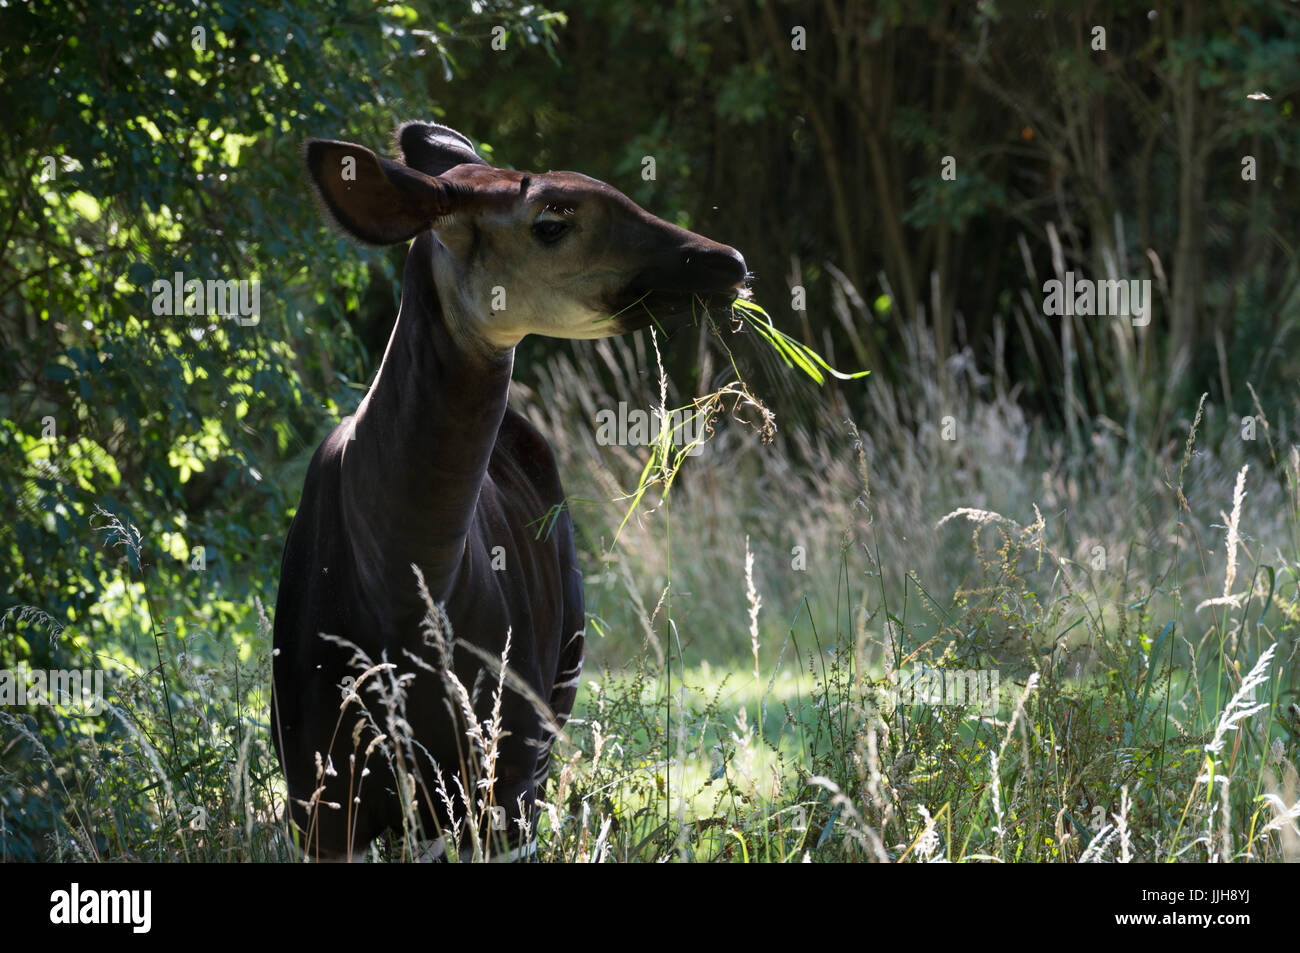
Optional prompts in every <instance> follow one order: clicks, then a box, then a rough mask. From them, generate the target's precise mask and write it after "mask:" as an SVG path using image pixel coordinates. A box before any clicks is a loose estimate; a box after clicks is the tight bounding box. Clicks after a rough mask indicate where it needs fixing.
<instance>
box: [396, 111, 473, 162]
mask: <svg viewBox="0 0 1300 953" xmlns="http://www.w3.org/2000/svg"><path fill="white" fill-rule="evenodd" d="M395 138H396V140H397V147H398V148H399V149H401V150H402V161H404V162H405V163H406V164H407V165H409V166H410V167H411V168H412V169H416V170H418V171H420V172H423V173H424V174H425V175H442V174H443V173H444V172H446V171H447V170H448V169H451V168H455V167H456V166H458V165H462V164H464V163H466V162H468V163H471V164H473V165H487V163H486V162H484V161H483V159H482V157H481V156H479V154H478V153H477V152H475V151H474V146H473V145H472V144H471V143H470V141H469V140H468V139H466V138H465V137H464V136H462V135H461V134H460V133H459V132H457V131H456V130H455V129H452V128H450V127H449V126H440V125H438V124H437V123H436V122H404V123H402V124H401V125H400V126H398V127H397V133H396V136H395Z"/></svg>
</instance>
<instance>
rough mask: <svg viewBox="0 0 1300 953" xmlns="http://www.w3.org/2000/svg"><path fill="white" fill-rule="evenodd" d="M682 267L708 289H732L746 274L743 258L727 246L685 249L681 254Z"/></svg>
mask: <svg viewBox="0 0 1300 953" xmlns="http://www.w3.org/2000/svg"><path fill="white" fill-rule="evenodd" d="M682 267H683V268H684V269H685V270H686V271H687V272H689V273H691V274H692V275H697V276H698V277H699V283H700V284H701V285H703V286H705V287H709V288H734V287H735V286H736V285H738V284H740V283H741V282H742V281H744V280H745V275H746V274H747V272H746V269H745V259H744V257H743V256H742V255H741V254H740V252H738V251H736V249H734V248H731V247H729V246H727V245H714V246H712V247H709V248H687V249H685V250H684V251H683V252H682Z"/></svg>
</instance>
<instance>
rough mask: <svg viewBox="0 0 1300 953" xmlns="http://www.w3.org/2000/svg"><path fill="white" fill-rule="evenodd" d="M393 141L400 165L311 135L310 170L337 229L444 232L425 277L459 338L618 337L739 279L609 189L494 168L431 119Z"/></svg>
mask: <svg viewBox="0 0 1300 953" xmlns="http://www.w3.org/2000/svg"><path fill="white" fill-rule="evenodd" d="M397 143H398V146H399V147H400V149H401V152H402V158H403V162H394V161H391V160H388V159H385V158H382V157H381V156H377V155H375V153H373V152H371V151H370V150H369V149H367V148H365V147H364V146H359V145H355V144H352V143H348V142H336V141H332V140H322V139H309V140H307V143H306V157H307V166H308V168H309V170H310V172H311V176H312V179H313V180H314V182H315V185H316V189H317V191H318V192H319V194H320V197H321V199H322V201H323V202H324V204H325V206H326V208H327V209H328V211H329V213H330V215H331V216H332V217H333V219H334V220H335V222H337V223H338V225H339V226H340V227H341V228H343V229H344V230H345V231H346V232H348V233H349V234H350V235H352V236H354V237H356V238H358V239H360V240H361V241H363V242H367V243H369V244H372V245H391V244H395V243H398V242H404V241H407V240H408V239H410V238H412V237H414V236H416V235H418V234H420V233H421V232H424V231H427V230H429V229H432V230H433V231H434V232H435V233H436V234H437V237H438V240H439V245H440V246H441V247H440V248H438V249H437V253H436V254H435V255H434V256H433V257H434V260H433V261H431V262H430V267H431V268H433V269H434V278H435V281H436V283H437V286H438V288H439V289H440V292H441V294H442V296H443V307H444V309H445V312H446V316H447V320H448V323H449V324H450V325H451V326H452V327H453V328H454V329H455V331H456V333H457V336H458V337H459V338H461V339H462V341H463V342H474V343H475V344H477V345H478V346H479V347H481V348H483V349H488V350H497V351H503V350H508V349H510V348H512V347H514V346H515V345H516V344H517V343H518V342H519V341H520V339H521V338H523V337H524V335H526V334H542V335H546V336H549V337H559V338H598V337H607V336H610V335H614V334H623V333H626V332H628V331H635V330H637V329H639V328H643V327H646V326H648V325H649V324H651V323H652V322H656V321H665V320H670V319H673V318H680V317H681V316H683V315H689V314H692V313H693V312H697V311H698V310H699V309H700V308H701V307H704V308H708V307H710V306H725V305H729V304H730V303H731V302H732V301H733V300H734V299H735V297H736V294H737V293H738V291H739V289H740V287H741V284H742V283H743V282H744V280H745V276H746V271H745V260H744V258H742V257H741V255H740V253H739V252H737V251H736V250H735V249H734V248H730V247H728V246H726V245H722V244H719V243H718V242H714V241H710V240H709V239H707V238H704V237H703V236H700V235H696V234H695V233H693V232H689V231H687V230H686V229H684V228H679V227H677V226H676V225H672V224H670V223H668V222H665V221H663V220H662V219H659V218H656V217H655V216H653V215H651V214H650V213H648V212H646V211H645V210H644V209H642V208H641V207H640V206H638V205H637V204H636V203H635V202H633V201H632V200H631V199H629V198H628V197H627V196H625V195H624V194H623V193H622V192H620V191H618V190H617V189H615V188H612V187H611V186H609V185H606V184H605V183H604V182H600V181H598V180H596V179H592V178H589V177H588V176H585V175H580V174H578V173H575V172H547V173H544V174H527V173H523V172H516V171H513V170H509V169H496V168H493V167H492V166H490V165H488V164H487V163H486V162H484V161H483V159H482V158H480V157H479V155H478V154H477V153H475V152H474V149H473V147H472V146H471V144H470V142H469V140H467V139H466V138H465V137H464V136H462V135H461V134H460V133H458V132H456V131H455V130H452V129H449V128H447V127H446V126H440V125H437V124H434V123H425V122H409V123H406V124H404V125H403V126H401V128H399V129H398V132H397ZM444 251H445V254H444V253H443V252H444Z"/></svg>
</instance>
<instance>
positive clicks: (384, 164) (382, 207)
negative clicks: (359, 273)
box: [303, 139, 472, 245]
mask: <svg viewBox="0 0 1300 953" xmlns="http://www.w3.org/2000/svg"><path fill="white" fill-rule="evenodd" d="M303 154H304V156H305V158H306V160H307V171H308V172H309V173H310V174H311V178H312V182H313V183H314V184H315V186H316V192H317V194H319V195H320V198H321V201H322V202H323V203H324V205H325V208H326V209H327V210H328V212H329V214H330V217H331V218H333V219H334V221H335V222H337V223H338V225H339V227H340V228H342V229H343V230H344V231H346V232H347V233H348V234H349V235H352V236H353V237H354V238H357V239H360V240H361V241H363V242H366V243H367V244H370V245H395V244H397V243H398V242H404V241H407V240H409V239H411V238H414V237H415V236H416V235H418V234H420V233H421V232H423V231H427V230H428V229H429V228H430V227H432V225H433V223H434V222H435V221H436V220H437V219H439V218H441V217H442V216H444V215H450V214H451V213H453V212H455V211H456V210H457V209H459V208H460V207H462V206H463V205H465V204H466V203H467V202H468V201H469V199H470V198H471V197H472V193H471V192H469V191H467V190H466V189H465V188H463V187H461V186H457V185H453V184H451V183H449V182H443V181H442V180H441V179H437V178H434V177H432V176H429V175H425V174H424V173H423V172H418V171H416V170H415V169H410V168H407V167H406V166H404V165H402V164H401V163H400V162H391V161H389V160H388V159H384V158H381V157H380V156H377V155H375V154H374V153H373V152H371V151H370V150H369V149H367V148H366V147H365V146H358V145H355V144H354V143H351V142H336V141H334V140H332V139H308V140H307V141H306V142H305V143H304V144H303Z"/></svg>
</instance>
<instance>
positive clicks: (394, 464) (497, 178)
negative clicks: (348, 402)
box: [271, 123, 745, 859]
mask: <svg viewBox="0 0 1300 953" xmlns="http://www.w3.org/2000/svg"><path fill="white" fill-rule="evenodd" d="M397 143H398V146H399V147H400V150H401V153H402V161H401V162H396V161H390V160H387V159H383V158H380V157H378V156H376V155H375V154H374V153H373V152H371V151H370V150H368V149H366V148H364V147H362V146H358V145H353V144H350V143H343V142H334V141H325V140H308V142H307V144H306V149H305V154H306V161H307V167H308V170H309V172H310V174H311V177H312V180H313V182H314V184H315V187H316V190H317V192H318V194H319V197H320V199H321V201H322V203H323V205H324V206H325V209H326V210H327V212H328V213H329V215H330V216H331V217H332V218H333V220H334V221H335V222H336V223H337V224H338V225H339V226H340V227H341V228H342V229H343V230H344V231H346V232H347V233H348V234H350V235H352V236H353V237H355V238H357V239H359V240H361V241H363V242H366V243H368V244H374V245H389V244H395V243H399V242H405V241H408V240H410V239H412V238H413V239H414V241H413V242H412V243H411V246H410V249H409V252H408V255H407V260H406V266H405V271H404V274H403V278H402V299H401V306H400V309H399V312H398V317H397V323H396V325H395V326H394V328H393V332H392V336H391V338H390V339H389V342H388V348H387V351H386V353H385V355H384V358H383V362H382V364H381V365H380V368H379V371H378V374H377V375H376V377H375V380H374V383H373V384H372V386H371V388H370V390H369V392H368V393H367V395H366V396H365V398H364V399H363V400H362V402H361V404H360V406H359V407H358V408H357V411H356V413H355V414H354V415H353V416H351V417H348V418H345V419H344V420H343V421H342V422H341V423H340V424H339V425H338V426H337V427H336V428H335V429H334V430H333V431H332V432H331V433H330V435H329V436H328V437H327V438H326V439H325V441H324V442H323V443H322V444H321V446H320V448H319V449H318V450H317V451H316V454H315V456H314V457H313V459H312V462H311V466H310V469H309V470H308V474H307V478H306V483H305V485H304V487H303V493H302V500H301V503H300V505H299V507H298V511H297V514H296V516H295V517H294V519H293V524H292V526H291V527H290V530H289V535H288V538H287V540H286V542H285V548H284V557H283V562H282V565H281V572H280V588H279V595H278V599H277V603H276V612H275V655H274V660H273V673H272V674H273V685H272V727H271V731H272V737H273V740H274V744H275V748H276V752H277V754H278V755H279V758H280V763H281V765H282V767H283V769H284V774H285V779H286V781H287V785H288V793H289V806H290V811H291V816H292V819H293V822H294V824H295V826H296V827H297V828H298V830H299V832H300V833H301V835H302V847H303V850H304V851H305V852H306V854H307V855H308V856H310V857H313V858H322V859H325V858H328V859H346V858H350V857H352V856H354V855H355V854H356V853H357V852H359V851H363V850H364V849H365V847H366V845H368V844H369V843H370V841H371V840H372V839H373V838H375V837H376V836H378V835H380V834H381V833H383V832H384V831H386V830H388V829H393V828H398V829H400V828H401V826H402V824H403V812H402V799H401V798H399V797H398V793H397V790H398V784H399V782H398V780H397V778H396V777H395V776H394V773H393V771H392V770H391V768H390V764H389V760H388V759H387V758H385V757H383V756H382V754H381V750H380V749H382V745H381V744H379V743H375V744H372V741H374V739H375V727H374V725H373V724H372V723H371V722H369V721H367V720H366V719H364V718H363V717H362V716H361V711H360V708H359V707H358V699H355V698H354V699H352V700H351V701H349V702H347V703H346V705H345V703H344V700H345V697H346V696H347V694H348V686H349V685H350V684H352V683H351V681H349V679H356V678H357V677H358V676H359V675H360V671H359V669H358V668H357V666H356V655H355V653H354V651H353V650H352V649H350V648H347V647H345V646H344V645H342V644H340V640H344V641H346V642H347V643H350V644H351V645H354V646H356V648H357V649H359V650H360V651H361V652H364V653H365V656H366V657H368V658H369V659H370V660H372V661H373V662H375V663H381V662H388V663H392V664H393V665H394V666H395V669H394V671H395V673H396V674H397V675H398V676H403V675H408V676H410V675H413V676H414V677H413V679H411V680H410V681H409V682H408V683H407V686H406V690H405V709H404V717H405V720H406V722H407V723H408V724H409V733H410V736H411V737H412V738H413V739H414V740H415V742H416V743H417V744H416V745H415V746H414V750H415V751H416V756H415V761H416V764H415V765H413V767H414V768H415V769H416V770H417V771H418V777H415V778H414V779H413V780H414V781H415V783H414V784H413V785H408V789H410V788H413V790H410V791H409V793H410V794H413V795H414V796H415V797H416V799H417V802H418V809H419V816H420V820H421V823H422V824H423V827H424V830H425V831H426V832H427V833H428V834H429V835H430V836H432V834H433V833H434V832H435V831H447V830H449V829H450V822H451V821H452V819H453V818H452V816H451V812H449V811H448V810H447V807H446V805H445V804H444V803H442V802H441V799H440V798H439V797H437V796H433V797H430V796H428V793H429V792H434V791H436V790H437V788H438V782H437V779H436V777H435V769H434V764H435V763H436V764H437V766H438V770H440V771H441V774H442V785H443V786H444V787H445V789H446V790H447V791H448V793H449V794H450V795H451V797H452V799H453V800H454V801H456V806H455V807H454V808H453V810H454V811H457V812H459V811H460V810H462V809H463V805H462V804H461V802H459V798H458V791H457V788H456V786H455V785H454V783H453V780H452V779H453V776H454V775H456V774H458V773H459V772H460V771H461V769H462V767H463V766H464V756H465V752H466V751H467V750H468V749H469V745H468V743H467V742H466V740H465V738H464V723H463V721H461V720H458V718H457V716H456V715H455V714H454V712H455V711H456V705H455V704H454V702H453V704H452V705H450V706H449V704H448V702H449V699H448V697H447V690H446V689H445V686H444V681H443V680H442V679H441V678H440V677H439V676H438V674H437V672H436V669H438V666H439V665H440V660H439V657H438V654H439V653H438V652H437V651H435V650H434V648H433V647H431V644H430V641H429V639H428V638H427V637H426V633H424V632H422V630H421V622H422V620H424V619H425V616H426V612H427V605H426V603H425V601H424V600H423V598H422V597H421V594H420V593H419V591H418V588H417V580H416V576H415V573H414V571H413V569H412V567H413V566H414V567H418V569H419V571H420V573H421V574H422V575H423V578H424V580H425V584H426V585H427V588H428V592H429V594H430V596H431V598H432V599H433V600H434V601H435V602H436V603H437V604H439V605H441V606H442V607H443V609H444V610H445V615H446V618H447V620H448V621H449V623H450V629H451V633H452V634H453V635H454V639H455V641H454V643H452V645H453V646H454V647H453V649H452V652H451V663H452V666H453V668H454V671H455V673H456V676H457V678H458V679H459V680H460V682H461V683H462V684H463V685H464V686H466V687H467V688H468V689H470V691H472V692H474V693H475V699H474V702H473V705H474V709H475V716H476V718H477V719H478V720H479V721H484V720H486V719H487V718H488V717H489V715H490V711H491V708H492V703H493V690H494V689H495V688H496V685H497V677H498V674H497V672H496V671H493V670H492V667H491V665H489V664H488V663H487V662H486V661H485V656H486V657H488V658H492V657H495V658H500V656H501V654H502V651H503V649H504V648H505V645H506V638H507V633H509V637H510V649H509V657H508V666H507V667H508V669H509V672H510V673H511V674H510V678H511V680H512V681H511V682H508V683H507V687H506V690H505V691H504V693H503V695H502V700H501V713H500V720H501V724H502V725H503V726H504V728H505V730H506V732H507V734H506V736H505V737H504V740H503V741H502V742H501V745H500V749H499V754H498V758H497V762H496V766H495V771H494V774H495V787H494V789H493V790H491V791H488V792H483V791H469V792H468V793H469V796H470V798H471V800H473V799H477V798H480V797H486V798H488V799H489V803H493V804H495V805H499V806H500V807H501V808H504V809H505V812H506V815H507V824H506V828H507V832H508V834H509V841H510V843H511V844H518V843H519V839H520V830H521V829H522V828H521V825H520V824H519V822H520V821H522V822H524V825H526V826H527V828H528V829H532V825H533V822H534V821H535V817H536V814H535V811H536V808H535V802H536V799H537V797H538V795H539V792H540V790H541V786H542V783H543V782H544V780H545V778H546V772H547V765H548V762H549V757H550V744H551V742H552V740H553V737H552V731H551V730H550V727H548V724H551V725H552V726H553V725H562V724H563V723H564V721H565V719H567V718H568V716H569V713H570V711H571V710H572V708H573V703H574V698H575V695H576V692H577V687H578V681H579V674H580V672H581V669H582V658H583V643H584V640H583V631H584V627H585V621H584V606H583V591H582V576H581V572H580V569H579V566H578V561H577V552H576V548H575V544H574V530H573V524H572V521H571V519H570V516H569V513H568V510H567V508H566V507H565V495H564V490H563V488H562V486H561V484H560V479H559V474H558V473H557V470H556V464H555V458H554V455H553V454H552V452H551V449H550V447H549V446H548V445H547V443H546V440H545V439H544V438H543V437H542V435H541V434H540V433H538V431H537V430H536V429H535V428H534V427H532V426H531V425H530V424H529V423H528V422H527V421H526V420H525V419H524V418H523V417H522V416H520V415H519V414H518V413H516V412H515V411H513V410H511V409H510V408H509V407H508V406H507V397H508V394H509V389H510V376H511V370H512V366H513V361H514V348H515V345H516V344H517V343H518V341H519V340H520V339H521V338H522V337H523V336H524V335H526V334H529V333H536V334H543V335H548V336H552V337H569V338H594V337H603V336H607V335H613V334H623V333H626V332H629V331H633V330H636V329H638V328H641V327H645V326H647V325H648V324H650V323H651V321H657V320H670V319H672V318H675V317H678V318H679V317H680V316H682V315H685V314H690V313H691V312H692V310H693V309H694V308H697V307H699V306H701V305H702V306H704V307H707V306H709V305H710V304H713V305H719V304H721V305H725V304H728V303H730V301H732V300H734V298H735V295H736V292H737V290H738V288H739V286H740V284H741V283H742V282H743V281H744V278H745V264H744V260H743V258H741V256H740V255H739V253H737V252H736V251H735V250H734V249H732V248H729V247H727V246H725V245H720V244H717V243H715V242H712V241H709V240H708V239H706V238H703V237H701V236H699V235H695V234H693V233H691V232H688V231H685V230H684V229H681V228H677V227H676V226H673V225H670V224H668V223H666V222H663V221H661V220H660V219H657V218H655V217H654V216H652V215H649V214H648V213H646V212H645V211H643V210H642V209H641V208H639V207H638V206H637V205H635V204H634V203H633V202H632V201H631V200H630V199H628V198H627V197H626V196H624V195H622V194H621V193H620V192H618V191H617V190H615V189H613V188H611V187H610V186H608V185H605V184H604V183H601V182H598V181H596V180H594V179H590V178H587V177H586V176H581V175H577V174H574V173H565V172H556V173H546V174H540V175H526V174H523V173H519V172H515V171H512V170H506V169H495V168H492V167H490V166H488V165H487V164H486V163H485V162H484V161H483V160H482V159H481V158H480V157H479V156H478V155H477V154H476V153H475V152H474V149H473V147H472V145H471V144H470V142H469V141H468V140H467V139H465V138H464V137H463V136H461V135H460V134H459V133H457V132H455V131H453V130H451V129H448V128H446V127H444V126H439V125H436V124H431V123H406V124H405V125H403V126H402V127H401V128H400V129H399V130H398V134H397ZM467 646H473V647H475V648H477V649H478V650H479V651H473V650H472V649H470V648H468V647H467ZM515 679H517V680H518V681H517V682H516V681H515ZM519 682H522V685H521V684H519ZM387 683H388V676H387V675H386V674H375V675H372V676H370V677H369V678H367V679H365V680H364V681H363V682H362V685H361V688H360V690H359V696H360V698H359V700H360V701H361V702H364V704H365V705H366V707H367V708H368V709H369V710H370V711H371V712H375V713H376V719H375V720H376V722H378V725H379V730H380V731H382V730H384V729H383V723H384V718H383V715H382V702H381V700H380V698H379V696H378V694H377V693H376V691H375V689H376V688H378V687H379V686H381V685H383V684H387ZM484 683H485V684H484ZM512 684H513V685H514V687H513V688H512V687H511V685H512ZM476 689H479V690H477V691H476ZM524 689H526V691H525V690H524ZM527 695H532V696H533V698H531V699H530V698H528V697H526V696H527ZM539 702H541V703H542V704H543V705H546V706H549V708H550V711H551V713H552V714H553V717H554V722H553V723H550V722H548V719H547V718H546V717H544V716H543V713H542V712H541V711H539V705H538V703H539ZM358 723H360V724H359V726H358ZM384 742H386V743H389V744H391V743H393V739H384ZM333 805H337V806H333ZM471 823H473V822H471ZM460 846H462V847H463V845H460Z"/></svg>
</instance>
